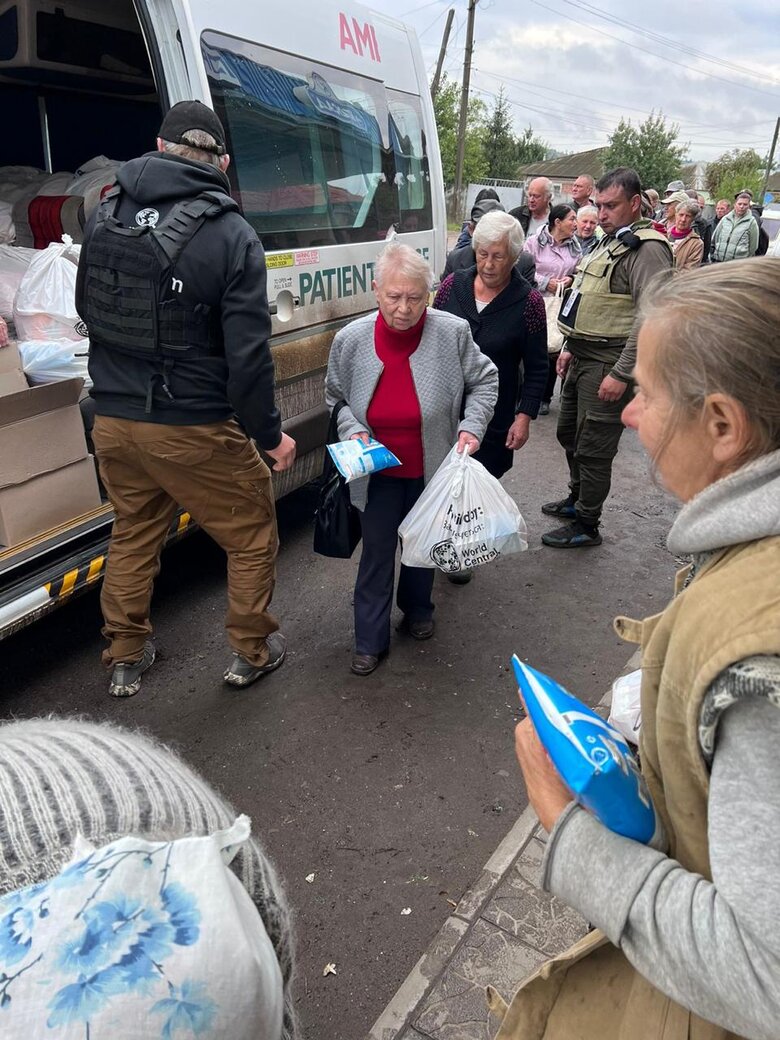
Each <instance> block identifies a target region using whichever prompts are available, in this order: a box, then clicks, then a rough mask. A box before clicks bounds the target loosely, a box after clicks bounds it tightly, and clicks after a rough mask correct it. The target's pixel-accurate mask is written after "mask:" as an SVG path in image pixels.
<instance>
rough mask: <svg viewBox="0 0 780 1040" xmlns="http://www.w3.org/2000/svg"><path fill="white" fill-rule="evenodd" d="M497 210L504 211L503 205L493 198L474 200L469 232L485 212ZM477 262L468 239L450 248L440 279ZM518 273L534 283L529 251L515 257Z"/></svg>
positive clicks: (532, 265) (534, 276)
mask: <svg viewBox="0 0 780 1040" xmlns="http://www.w3.org/2000/svg"><path fill="white" fill-rule="evenodd" d="M496 210H498V211H499V212H501V213H503V212H505V210H504V207H503V206H502V205H501V203H500V202H496V201H495V199H489V198H485V199H482V200H481V201H480V202H475V203H474V205H473V207H472V209H471V221H470V224H471V233H472V235H473V234H474V229H475V228H476V226H477V224H478V223H479V220H480V218H481V217H483V216H484V215H485V214H486V213H492V212H494V211H496ZM476 262H477V257H476V254H475V253H474V247H473V245H472V244H471V242H470V241H469V243H468V245H465V246H460V248H458V247H457V246H456V247H455V249H452V250H450V252H449V253H448V254H447V263H446V264H445V266H444V273H443V274H442V276H441V280H442V281H444V279H445V278H446V277H447V276H448V275H450V274H452V273H453V272H454V271H464V270H465V269H466V268H467V267H473V266H474V264H476ZM515 266H516V267H517V271H518V274H521V275H522V276H523V278H525V280H526V281H527V282H530V284H531V286H534V285H536V264H535V263H534V258H533V257H532V256H531V255H530V254H529V253H524V252H522V251H521V253H520V256H519V257H518V258H517V263H516V264H515Z"/></svg>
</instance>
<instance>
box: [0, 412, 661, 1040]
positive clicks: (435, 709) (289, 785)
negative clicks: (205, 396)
mask: <svg viewBox="0 0 780 1040" xmlns="http://www.w3.org/2000/svg"><path fill="white" fill-rule="evenodd" d="M555 408H556V406H555V405H553V409H554V411H553V414H552V415H551V416H549V417H547V418H543V419H540V420H538V421H537V422H536V423H534V424H533V427H532V436H531V440H530V441H529V443H528V444H527V445H526V447H525V448H524V449H523V450H522V452H521V453H520V455H519V456H518V457H517V460H516V463H515V467H514V469H513V471H512V472H511V474H509V475H508V476H507V477H506V478H505V480H504V483H505V486H506V487H507V488H508V490H509V491H510V492H511V494H512V495H513V496H514V497H515V499H516V500H517V502H518V503H519V505H520V508H521V510H522V511H523V513H524V515H525V517H526V519H527V521H528V526H529V530H530V541H531V548H530V551H528V552H527V553H524V554H522V555H520V556H515V557H508V558H505V559H503V560H500V561H498V562H497V563H495V564H491V565H488V566H487V567H484V568H482V569H480V571H479V573H478V574H477V576H476V580H475V581H474V582H472V583H471V585H469V586H466V587H461V588H458V587H455V586H452V585H450V584H448V583H447V582H446V581H445V580H443V579H442V577H441V576H438V577H437V581H436V587H435V593H434V595H435V600H436V603H437V611H436V620H437V626H438V627H437V631H436V635H435V637H434V638H433V639H432V640H431V641H430V642H427V643H415V642H413V641H411V640H409V639H408V638H405V637H402V636H399V635H396V636H395V637H394V641H393V646H392V652H391V655H390V657H389V659H388V660H387V661H386V662H384V663H383V664H382V665H381V666H380V669H379V670H378V671H377V672H376V673H374V675H372V676H370V677H369V678H362V679H361V678H358V677H355V676H352V675H351V674H350V673H349V668H348V666H349V659H350V641H351V588H352V583H353V581H354V576H355V571H356V567H357V555H356V557H355V559H354V560H351V561H331V560H325V559H323V558H321V557H317V556H315V555H313V553H312V552H311V523H310V518H311V515H312V511H313V507H314V497H313V495H312V493H311V491H310V490H307V489H304V491H302V492H300V493H297V494H296V495H294V496H291V497H290V498H289V499H287V500H285V501H283V502H282V503H280V507H279V516H280V531H281V536H282V543H283V544H282V550H281V553H280V558H279V569H278V570H279V573H278V584H277V592H276V597H275V601H274V607H275V610H276V611H277V613H278V615H279V617H280V619H281V620H282V623H283V628H284V631H285V632H286V634H287V636H288V638H289V645H290V652H289V657H288V660H287V662H286V663H285V665H284V667H283V668H282V669H281V670H280V671H279V672H277V673H275V674H274V675H273V676H270V677H268V678H267V679H265V680H263V681H262V682H261V683H259V684H258V685H256V686H254V687H251V688H250V689H249V690H246V691H244V692H240V693H236V692H232V691H229V690H228V689H226V688H225V687H224V686H223V684H222V682H221V674H222V671H223V668H224V666H225V664H226V662H227V660H228V658H229V652H228V648H227V645H226V643H225V639H224V634H223V631H222V615H223V612H224V606H225V586H224V560H223V558H222V555H221V553H220V551H219V550H218V549H217V548H216V547H215V546H214V545H213V544H212V543H210V542H209V540H208V539H207V538H206V537H205V536H203V535H200V534H198V535H195V536H193V537H191V538H189V539H187V540H185V541H184V542H182V543H181V544H179V545H177V546H174V547H172V548H171V549H170V550H168V551H167V552H166V554H165V557H164V560H163V572H162V575H161V577H160V580H159V582H158V585H157V589H156V594H155V602H154V620H155V624H156V638H157V641H158V645H159V648H160V658H159V662H158V663H157V664H156V665H155V666H154V668H153V670H152V671H151V672H150V673H149V674H148V675H147V677H146V678H145V680H144V686H143V689H142V691H141V693H140V695H139V696H138V697H136V698H134V699H132V700H129V701H126V702H122V701H113V700H111V699H109V698H108V696H107V695H106V685H107V682H106V677H105V675H104V673H103V672H102V669H101V666H100V661H99V654H100V649H101V644H102V641H101V637H100V635H99V628H100V616H99V610H98V601H97V596H96V595H94V594H90V595H87V596H85V597H83V598H81V599H79V600H76V601H74V602H73V603H71V604H69V605H68V606H66V607H65V608H63V609H62V610H59V611H57V612H56V613H55V614H53V615H50V616H49V617H48V618H46V619H44V620H43V621H41V622H39V623H38V624H37V625H34V626H32V627H31V628H29V629H27V630H25V631H24V632H21V633H19V634H18V635H17V636H15V637H13V638H12V639H10V640H8V641H7V642H5V643H3V644H2V646H1V647H0V656H2V672H3V676H4V678H3V682H2V694H0V696H1V697H2V714H3V716H4V717H6V718H8V717H10V716H17V717H20V716H30V715H37V714H46V713H50V712H54V713H63V714H69V713H80V714H83V715H85V716H88V717H91V718H95V719H110V720H112V721H115V722H120V723H123V724H126V725H129V726H140V727H143V728H144V729H145V730H147V731H149V732H151V733H154V734H155V735H157V736H158V737H160V738H162V739H163V740H165V741H166V742H169V743H170V744H172V745H174V746H176V747H177V748H178V749H179V750H180V751H181V752H182V753H183V754H184V756H185V757H186V758H187V759H188V760H189V761H190V762H191V763H192V764H193V765H194V766H196V767H197V768H198V769H200V770H201V771H202V772H203V773H204V774H205V775H206V777H207V778H208V779H209V780H210V781H211V782H212V783H213V784H215V785H216V786H217V787H218V788H220V789H221V790H222V792H223V793H224V794H225V795H226V796H227V797H228V798H229V799H230V800H231V801H232V802H233V803H234V805H235V806H236V807H237V809H239V810H241V811H244V812H247V813H248V814H249V815H250V816H251V817H252V820H253V828H254V831H255V833H256V834H257V835H259V836H260V838H261V840H262V841H263V842H264V843H265V845H266V847H267V849H268V851H269V853H270V855H271V857H272V858H273V860H274V861H275V862H276V864H277V866H278V868H279V871H280V873H281V875H282V877H283V878H284V879H285V881H286V884H287V889H288V894H289V898H290V901H291V903H292V905H293V907H294V910H295V914H296V932H297V944H298V977H297V990H296V995H297V1003H298V1007H299V1010H300V1016H301V1020H302V1023H303V1026H304V1033H305V1036H306V1037H308V1038H312V1040H314V1038H316V1040H359V1038H361V1037H362V1036H364V1035H365V1033H366V1032H367V1030H368V1029H369V1028H370V1026H371V1024H372V1023H373V1022H374V1020H375V1019H376V1017H377V1016H378V1014H379V1013H380V1012H381V1010H382V1009H383V1008H384V1006H385V1004H386V1003H387V1002H388V1000H389V999H390V997H391V996H392V995H393V993H394V992H395V990H396V989H397V987H398V986H399V984H400V983H401V982H402V981H403V979H404V978H405V977H406V975H407V973H408V972H409V970H410V969H411V967H412V966H413V965H414V963H415V962H416V960H417V959H418V957H419V956H420V955H421V953H422V952H423V951H424V950H425V949H426V947H427V946H428V944H429V942H430V941H431V939H432V937H433V936H434V935H435V933H436V931H437V930H438V928H439V927H440V925H441V924H442V923H443V921H444V919H445V918H446V917H447V915H448V912H449V910H450V909H451V906H450V903H449V902H448V900H451V901H453V902H454V901H457V899H458V898H459V896H460V895H461V894H462V892H463V891H464V890H465V889H466V888H467V887H468V885H469V884H470V883H471V882H473V881H474V880H475V879H476V878H477V876H478V874H479V872H480V870H481V868H482V865H483V864H484V863H485V861H486V860H487V859H488V857H489V856H490V854H491V853H492V852H493V850H494V849H495V847H496V846H497V845H498V843H499V841H500V840H501V839H502V838H503V837H504V835H505V834H506V833H507V831H508V830H509V828H510V827H511V825H512V823H513V822H514V820H515V819H516V817H517V815H518V813H519V812H520V810H521V809H522V808H523V807H524V805H525V796H524V791H523V788H522V784H521V782H520V779H519V775H518V769H517V766H516V763H515V760H514V755H513V748H512V729H513V723H514V721H515V719H516V718H517V716H518V707H517V700H516V691H515V688H514V685H513V682H512V679H511V678H510V673H509V659H510V656H511V655H512V653H514V652H518V653H519V654H520V655H521V656H523V657H524V658H527V659H528V660H529V662H531V663H532V664H533V665H534V666H536V667H538V668H540V669H542V670H543V671H546V672H549V673H550V674H552V675H553V676H555V677H556V678H557V679H559V680H561V681H562V682H564V683H565V684H566V685H567V686H568V688H569V689H570V690H571V691H572V692H574V693H577V694H579V695H580V696H583V697H585V698H586V699H588V700H590V701H592V702H593V701H595V700H597V699H598V698H599V697H600V696H601V694H602V693H603V692H604V690H605V688H606V687H607V685H608V683H609V682H610V681H611V679H612V678H613V677H614V675H615V674H616V673H617V672H618V671H620V669H621V668H622V667H623V665H624V664H625V662H626V660H627V658H628V657H629V656H630V654H631V652H632V650H633V648H632V647H630V646H627V645H626V644H623V643H621V642H620V640H619V639H618V638H617V636H616V635H615V634H614V633H613V631H612V627H611V619H612V617H613V616H614V615H615V614H617V613H627V614H629V615H632V616H642V615H647V614H650V613H654V612H656V611H657V610H659V609H660V608H661V607H662V605H663V604H664V602H665V600H666V598H667V597H668V595H669V593H670V590H671V580H672V575H673V570H674V560H673V559H672V557H671V556H670V555H669V553H668V552H667V551H666V549H665V548H664V542H663V540H664V536H665V533H666V531H667V530H668V528H669V525H670V522H671V518H672V517H673V515H674V507H673V505H672V503H671V501H670V500H669V499H668V498H667V496H666V495H665V494H664V493H663V492H662V491H661V490H660V489H659V488H658V487H657V486H656V484H655V483H654V482H653V480H652V478H651V476H650V474H649V469H648V466H647V463H646V462H645V460H644V457H643V455H642V452H641V449H640V448H639V445H638V443H637V442H636V440H635V436H634V434H633V433H627V434H626V435H625V436H624V438H623V442H622V445H621V451H620V455H619V456H618V459H617V462H616V466H615V473H614V485H613V494H612V497H611V498H610V500H609V502H608V506H607V511H606V515H605V517H604V524H603V534H604V544H603V545H602V546H601V547H599V548H590V549H583V550H554V549H547V548H542V547H541V545H540V542H539V535H540V534H541V533H542V531H544V530H545V529H546V527H547V526H548V521H547V520H546V518H544V517H543V516H542V515H541V514H540V512H539V506H540V504H541V503H542V502H543V501H546V500H548V499H549V498H554V497H558V496H559V495H562V494H563V493H565V465H564V460H563V456H562V452H561V451H560V449H559V447H558V445H557V442H556V441H555ZM310 873H314V875H315V878H314V881H313V883H307V882H306V881H305V877H306V875H308V874H310ZM405 908H410V909H411V913H409V914H402V910H404V909H405ZM331 962H332V963H335V964H336V971H337V974H336V975H328V976H327V977H323V973H322V972H323V968H324V966H325V965H326V964H327V963H331Z"/></svg>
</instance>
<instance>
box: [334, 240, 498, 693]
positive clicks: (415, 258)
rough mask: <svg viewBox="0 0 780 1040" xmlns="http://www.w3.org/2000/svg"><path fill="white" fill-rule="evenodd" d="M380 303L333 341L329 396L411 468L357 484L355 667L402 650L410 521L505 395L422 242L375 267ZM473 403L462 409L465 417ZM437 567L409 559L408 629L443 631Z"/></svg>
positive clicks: (477, 438) (344, 431)
mask: <svg viewBox="0 0 780 1040" xmlns="http://www.w3.org/2000/svg"><path fill="white" fill-rule="evenodd" d="M374 279H375V280H374V283H373V288H374V292H375V294H376V299H377V303H378V304H379V310H378V312H377V313H375V314H368V315H366V316H365V317H363V318H358V319H357V321H353V322H351V323H350V324H349V325H347V326H346V327H345V328H343V329H341V330H340V331H339V332H338V333H337V334H336V337H335V339H334V340H333V346H332V347H331V352H330V361H329V363H328V373H327V377H326V380H325V398H326V401H327V404H328V407H329V408H331V409H333V408H334V406H335V405H336V404H337V403H338V402H339V401H345V402H346V406H345V407H343V408H342V409H341V411H340V412H339V418H338V429H339V437H340V438H341V440H347V439H349V438H356V437H357V438H361V439H363V440H367V439H368V437H369V436H374V437H375V438H376V439H377V440H378V441H381V442H382V443H383V444H385V445H386V446H387V447H388V448H389V449H390V450H391V451H392V452H393V453H394V454H395V455H396V456H397V457H398V458H399V459H400V460H401V465H400V466H394V467H392V468H391V469H387V470H383V471H382V472H380V473H375V474H373V475H372V476H371V477H367V478H363V479H362V480H356V481H353V482H352V483H351V484H350V494H351V497H352V502H353V503H354V505H355V506H357V508H358V509H359V510H361V526H362V532H363V551H362V554H361V557H360V567H359V569H358V576H357V582H356V585H355V650H354V654H353V657H352V671H353V672H354V673H355V674H356V675H370V674H371V672H373V671H374V670H375V668H376V667H377V665H378V664H379V662H380V660H381V659H382V658H383V657H384V656H385V655H386V654H387V652H388V650H389V647H390V614H391V610H392V601H393V585H394V581H395V556H396V548H397V545H398V527H399V525H400V523H401V521H402V520H403V519H404V517H405V516H406V514H407V513H408V512H409V510H410V509H411V508H412V506H413V505H414V503H415V502H416V501H417V499H418V498H419V497H420V495H421V493H422V490H423V488H424V487H425V484H426V483H427V482H428V480H430V478H431V477H432V476H433V474H434V473H435V472H436V470H437V469H438V467H439V465H440V464H441V463H442V462H443V461H444V458H445V456H446V455H447V453H448V451H449V450H450V449H451V448H452V446H453V444H455V443H456V442H457V445H458V450H459V451H466V450H468V451H469V452H471V453H472V454H473V453H474V452H476V451H477V449H478V448H479V446H480V442H481V441H482V438H483V436H484V434H485V430H486V428H487V425H488V422H489V421H490V418H491V416H492V414H493V407H494V405H495V403H496V397H497V395H498V373H497V371H496V367H495V365H494V364H493V363H492V362H491V361H490V360H489V359H488V358H487V357H485V355H484V354H482V353H481V352H480V350H479V348H478V347H477V346H476V344H475V343H474V340H473V339H472V336H471V332H470V331H469V327H468V324H467V323H466V322H465V321H461V320H460V319H458V318H455V317H453V316H452V315H450V314H442V313H440V312H438V311H432V310H429V309H428V307H427V303H428V296H429V294H430V290H431V285H432V283H433V275H432V272H431V269H430V267H429V266H428V264H427V263H426V262H425V260H423V259H422V257H421V256H420V255H419V254H418V253H417V252H416V251H415V250H414V249H412V248H411V247H410V246H407V245H403V244H402V243H400V242H391V243H390V244H389V245H387V246H385V248H384V250H383V252H382V253H381V255H380V257H379V259H378V260H377V263H376V266H375V268H374ZM461 405H462V418H461ZM433 578H434V570H432V569H430V568H424V567H406V566H404V565H403V564H402V565H401V574H400V578H399V581H398V594H397V603H398V607H399V608H400V610H401V611H402V613H403V615H404V616H403V621H402V623H401V628H402V630H403V631H405V632H407V633H408V634H409V635H411V636H412V637H413V638H414V639H429V638H430V637H431V636H432V635H433V631H434V623H433V602H432V600H431V592H432V588H433Z"/></svg>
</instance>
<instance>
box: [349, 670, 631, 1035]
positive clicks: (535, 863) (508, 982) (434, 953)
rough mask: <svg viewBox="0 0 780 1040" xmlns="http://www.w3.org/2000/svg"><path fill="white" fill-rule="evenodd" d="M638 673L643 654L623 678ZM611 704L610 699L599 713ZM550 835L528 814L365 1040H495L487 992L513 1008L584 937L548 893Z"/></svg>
mask: <svg viewBox="0 0 780 1040" xmlns="http://www.w3.org/2000/svg"><path fill="white" fill-rule="evenodd" d="M638 667H639V652H638V651H637V652H636V653H635V654H634V655H633V656H632V657H631V659H630V660H629V661H628V663H627V665H626V667H625V669H624V672H623V674H625V673H626V672H630V671H632V670H633V669H635V668H638ZM608 704H609V694H606V695H605V696H604V697H603V698H602V700H601V702H600V707H604V708H606V707H607V706H608ZM546 839H547V835H546V833H545V831H544V830H543V829H542V827H541V826H540V824H539V821H538V820H537V818H536V815H535V814H534V812H533V810H532V809H531V808H530V807H529V808H528V809H526V810H525V812H524V813H523V814H522V815H521V816H520V818H519V819H518V821H517V823H516V824H515V825H514V827H513V828H512V830H511V831H510V832H509V834H507V836H506V838H504V840H503V841H502V842H501V844H500V845H499V847H498V848H497V849H496V851H495V852H494V853H493V855H492V856H491V857H490V859H489V860H488V861H487V863H486V864H485V867H484V869H483V871H482V874H481V875H480V877H479V878H478V879H477V881H476V882H475V883H474V884H473V885H472V886H471V888H470V889H469V890H468V891H467V892H466V893H465V895H464V896H463V897H462V899H461V900H460V902H459V903H458V905H457V907H456V908H455V909H454V910H453V912H452V915H451V916H450V917H449V918H448V919H447V920H446V921H445V923H444V925H443V926H442V928H441V930H440V931H439V933H438V935H437V936H436V938H435V939H434V940H433V942H432V943H431V945H430V946H429V948H428V950H427V951H426V953H425V954H423V956H422V957H421V958H420V960H419V961H418V962H417V964H416V965H415V967H414V968H413V969H412V972H411V974H410V975H409V976H408V978H407V979H406V981H405V982H404V983H403V985H402V986H401V988H400V989H399V990H398V992H397V993H396V995H395V996H394V997H393V999H392V1000H391V1001H390V1003H389V1004H388V1005H387V1007H386V1008H385V1010H384V1011H383V1012H382V1014H381V1015H380V1016H379V1018H378V1019H377V1021H376V1022H375V1023H374V1026H373V1028H372V1029H371V1031H370V1033H369V1035H368V1040H491V1038H492V1037H493V1036H494V1034H495V1032H496V1030H497V1028H498V1024H499V1023H498V1022H497V1021H495V1020H493V1021H491V1020H490V1017H489V1015H488V1009H487V1003H486V1000H485V986H487V985H488V983H489V984H490V985H492V986H494V987H495V988H496V989H497V990H498V992H499V993H500V994H501V996H502V997H504V999H505V1000H507V1001H508V1000H510V999H511V997H512V994H513V993H514V991H515V990H516V989H517V987H518V986H519V985H520V983H521V982H522V981H523V980H524V979H526V978H528V976H529V975H531V974H532V973H533V972H534V971H536V969H537V968H538V967H539V965H540V964H542V963H543V961H546V960H548V959H549V958H550V957H553V956H555V954H557V953H561V952H562V951H563V950H565V949H566V948H567V947H569V946H571V944H572V943H574V942H576V941H577V940H578V939H579V938H581V936H583V935H584V934H585V932H586V931H587V924H586V922H585V921H584V920H583V918H582V917H580V915H579V914H578V913H576V912H575V911H574V910H571V909H570V908H569V907H567V906H566V905H565V904H564V903H561V902H560V901H559V900H557V899H555V898H553V897H551V896H549V895H548V894H547V893H546V892H543V891H542V890H541V889H540V887H539V884H540V882H541V870H542V857H543V856H544V850H545V844H546Z"/></svg>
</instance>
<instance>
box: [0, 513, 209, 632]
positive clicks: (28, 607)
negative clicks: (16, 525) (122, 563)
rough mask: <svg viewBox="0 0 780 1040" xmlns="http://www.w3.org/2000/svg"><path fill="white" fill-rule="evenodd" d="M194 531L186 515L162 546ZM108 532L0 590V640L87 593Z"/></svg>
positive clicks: (99, 571)
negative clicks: (64, 557) (66, 556)
mask: <svg viewBox="0 0 780 1040" xmlns="http://www.w3.org/2000/svg"><path fill="white" fill-rule="evenodd" d="M195 527H196V524H195V522H194V521H193V519H192V517H191V516H190V514H189V513H187V512H186V511H182V512H180V513H179V514H178V515H177V516H176V517H175V518H174V520H173V523H172V524H171V527H170V530H169V531H168V536H167V538H166V545H170V544H171V543H172V542H175V541H177V540H178V539H179V538H181V537H183V536H184V535H185V534H188V533H189V532H190V531H192V530H194V529H195ZM109 540H110V529H109V531H106V530H105V528H104V529H103V530H102V531H101V532H100V534H99V535H97V537H96V538H95V539H94V540H93V542H92V544H91V545H89V546H85V547H83V548H82V549H81V551H79V552H75V553H73V554H72V555H71V556H70V557H68V558H66V559H63V558H62V557H60V558H59V559H58V560H57V561H56V562H55V561H54V560H52V561H51V563H49V564H48V565H47V564H46V563H45V562H44V563H43V565H42V566H41V567H40V568H39V569H38V570H37V571H35V573H32V574H28V575H26V576H24V577H20V579H19V580H17V581H16V582H12V583H9V585H8V586H7V587H5V588H3V589H2V590H0V640H1V639H4V638H5V637H6V636H9V635H11V634H12V633H13V632H17V631H18V630H19V629H21V628H24V627H25V626H26V625H29V624H31V623H32V622H33V621H36V620H37V619H38V618H40V617H42V616H43V615H44V614H47V613H49V612H50V611H52V610H55V609H56V608H57V607H59V606H62V605H63V604H64V603H67V602H68V601H69V600H70V599H72V598H73V597H74V596H77V595H80V594H81V593H82V592H87V591H88V590H89V589H90V588H92V587H94V586H96V585H97V584H98V583H99V582H100V580H101V579H102V577H103V574H104V573H105V567H106V559H107V557H108V545H109Z"/></svg>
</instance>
